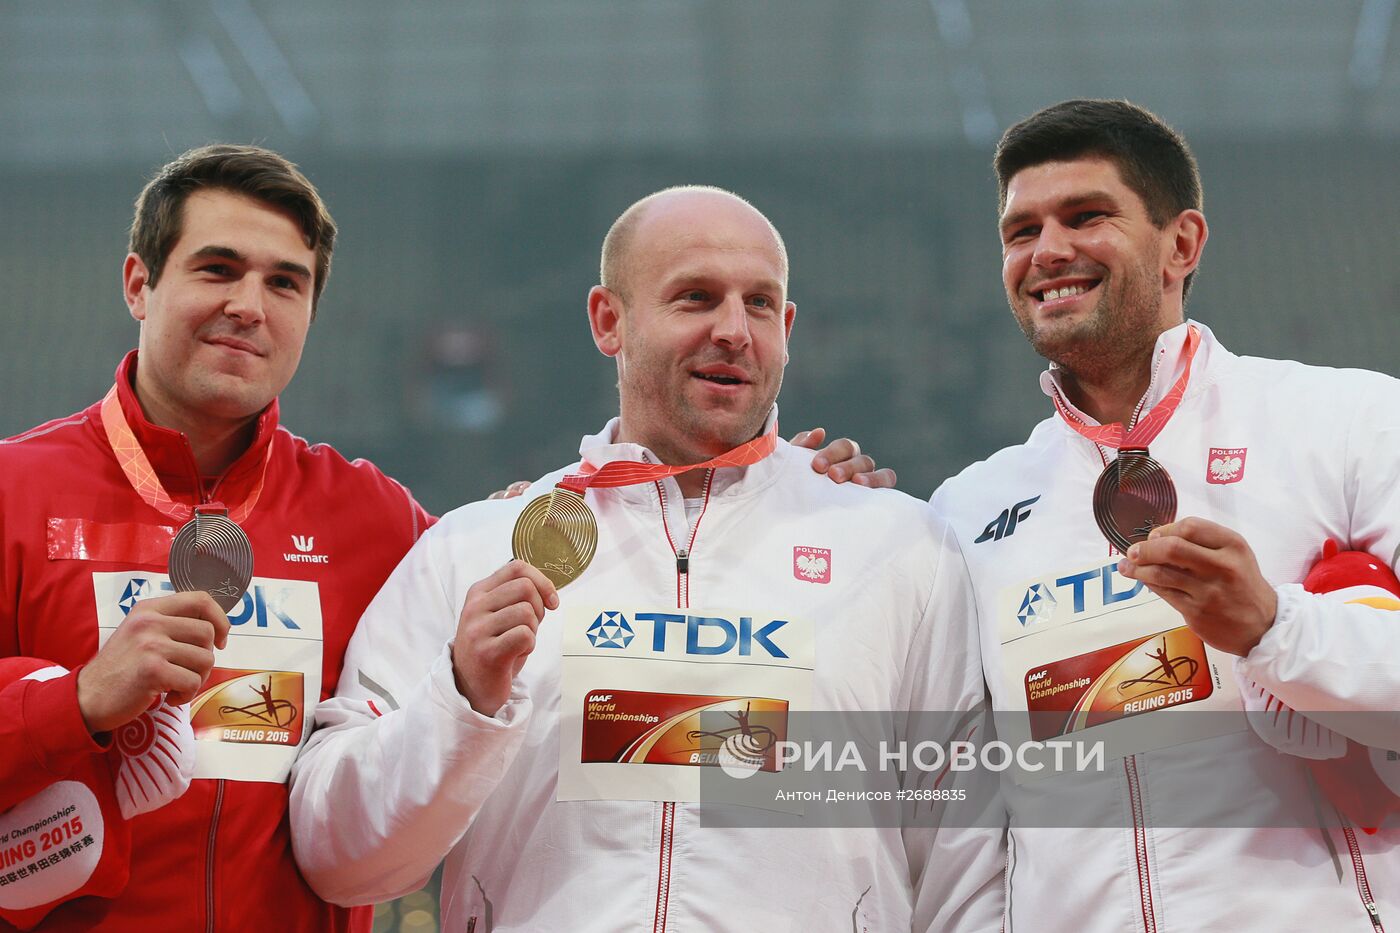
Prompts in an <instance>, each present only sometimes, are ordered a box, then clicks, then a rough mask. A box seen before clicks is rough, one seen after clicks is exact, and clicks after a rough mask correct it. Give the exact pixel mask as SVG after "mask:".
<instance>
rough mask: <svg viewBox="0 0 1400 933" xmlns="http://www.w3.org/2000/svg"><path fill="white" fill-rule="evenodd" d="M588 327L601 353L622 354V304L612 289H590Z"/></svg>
mask: <svg viewBox="0 0 1400 933" xmlns="http://www.w3.org/2000/svg"><path fill="white" fill-rule="evenodd" d="M588 326H589V328H590V329H591V330H592V331H593V344H594V346H596V347H597V348H598V352H599V353H601V354H603V355H604V356H617V355H618V354H619V353H621V352H622V302H621V300H619V298H618V297H617V294H616V293H614V292H613V291H612V290H611V289H608V288H606V287H604V286H602V285H595V286H593V287H592V288H591V289H589V291H588Z"/></svg>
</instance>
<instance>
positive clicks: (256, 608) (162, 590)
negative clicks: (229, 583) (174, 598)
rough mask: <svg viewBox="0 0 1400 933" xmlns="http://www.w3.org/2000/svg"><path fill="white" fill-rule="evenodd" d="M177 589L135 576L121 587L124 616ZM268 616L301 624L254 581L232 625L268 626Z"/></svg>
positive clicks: (292, 625)
mask: <svg viewBox="0 0 1400 933" xmlns="http://www.w3.org/2000/svg"><path fill="white" fill-rule="evenodd" d="M174 592H175V587H174V586H172V585H171V583H170V581H169V580H161V581H159V582H152V581H150V580H147V579H145V578H143V577H132V578H131V580H130V581H129V582H128V583H127V584H126V587H125V588H124V589H123V590H122V595H121V599H119V600H118V601H117V605H118V606H120V607H121V610H122V616H123V617H125V616H127V615H128V614H129V613H130V612H131V610H132V608H133V607H135V605H136V604H137V603H138V602H140V601H141V600H143V599H149V598H151V597H154V596H169V595H170V594H171V593H174ZM269 619H275V620H276V621H278V622H280V623H282V625H283V626H284V627H286V628H289V629H300V628H301V626H300V625H297V623H296V621H295V620H294V619H293V618H292V617H291V616H290V615H288V614H287V613H286V612H284V611H283V607H282V600H281V599H280V598H278V597H276V596H273V597H271V598H269V594H268V592H267V590H266V589H265V588H264V587H262V586H260V585H254V586H253V588H252V589H251V590H249V591H248V592H247V593H244V594H243V599H241V600H240V601H239V603H238V605H237V606H235V607H234V611H233V612H230V613H229V614H228V622H229V625H247V624H248V623H249V622H252V623H254V627H256V628H267V626H268V620H269Z"/></svg>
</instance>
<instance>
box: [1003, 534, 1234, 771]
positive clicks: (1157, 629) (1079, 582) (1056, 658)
mask: <svg viewBox="0 0 1400 933" xmlns="http://www.w3.org/2000/svg"><path fill="white" fill-rule="evenodd" d="M997 607H998V609H997V624H998V640H999V641H1000V642H1001V651H1002V662H1003V664H1002V668H1003V676H1004V678H1005V683H1004V685H1005V688H1006V695H1007V697H1008V698H1009V701H1010V704H1011V705H1012V706H1013V708H1015V709H1020V710H1026V711H1028V713H1029V715H1028V716H1027V717H1026V720H1025V723H1024V725H1025V728H1026V734H1022V735H1015V736H1009V737H1008V736H1003V738H1009V739H1012V740H1016V741H1024V740H1026V739H1034V740H1036V741H1042V742H1043V741H1047V740H1050V739H1057V738H1060V737H1061V736H1068V735H1070V734H1071V733H1074V734H1075V735H1074V736H1073V737H1074V738H1075V739H1080V740H1083V741H1103V742H1104V743H1105V754H1106V756H1107V757H1108V758H1110V759H1111V758H1121V757H1124V756H1127V755H1133V754H1138V753H1140V752H1147V751H1152V750H1154V749H1158V748H1165V747H1168V746H1173V745H1179V744H1182V743H1184V742H1192V741H1196V740H1198V739H1206V738H1212V737H1214V736H1218V735H1227V734H1230V733H1234V732H1239V731H1242V730H1243V729H1245V728H1247V725H1246V721H1245V718H1244V715H1243V706H1242V700H1241V698H1240V693H1239V686H1238V684H1237V683H1236V680H1235V677H1234V675H1233V673H1232V670H1231V668H1230V665H1229V661H1230V657H1229V656H1228V655H1225V654H1223V653H1221V652H1219V651H1216V650H1215V649H1214V648H1211V647H1210V646H1208V645H1206V644H1205V643H1204V642H1203V641H1201V639H1200V638H1199V637H1198V636H1197V635H1196V634H1195V633H1194V632H1192V631H1191V630H1190V628H1188V627H1187V625H1186V620H1185V619H1183V618H1182V616H1181V614H1180V613H1178V612H1177V611H1176V610H1175V609H1173V608H1172V607H1171V606H1170V605H1168V604H1167V603H1166V602H1164V601H1163V600H1162V599H1161V598H1160V597H1158V596H1156V595H1155V594H1153V593H1152V591H1151V590H1149V589H1148V588H1147V587H1146V586H1144V585H1142V584H1141V583H1138V582H1136V581H1134V580H1130V579H1128V578H1127V577H1124V576H1123V575H1121V574H1120V573H1118V570H1117V561H1116V560H1113V559H1111V558H1105V559H1104V560H1103V561H1100V562H1096V563H1095V564H1093V565H1091V566H1087V567H1078V568H1072V569H1069V570H1066V571H1062V572H1058V573H1047V574H1045V575H1043V576H1040V577H1036V578H1034V579H1031V580H1026V581H1024V582H1021V583H1018V584H1016V585H1014V586H1010V587H1007V588H1005V589H1004V590H1002V591H1001V593H1000V594H999V595H998V600H997ZM1203 710H1210V711H1214V712H1215V715H1211V716H1199V715H1191V714H1187V713H1186V711H1191V712H1192V713H1194V712H1195V711H1203ZM1167 711H1171V713H1170V714H1169V715H1164V714H1165V713H1167ZM1227 713H1238V714H1239V715H1238V716H1232V715H1226V714H1227ZM1081 733H1082V734H1081Z"/></svg>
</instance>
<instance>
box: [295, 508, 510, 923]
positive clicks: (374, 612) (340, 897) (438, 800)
mask: <svg viewBox="0 0 1400 933" xmlns="http://www.w3.org/2000/svg"><path fill="white" fill-rule="evenodd" d="M444 524H445V523H439V524H438V525H437V526H436V527H435V528H434V529H432V530H430V531H429V532H428V533H427V534H425V535H424V536H423V537H422V538H421V539H419V541H418V543H417V544H416V545H415V546H414V547H413V549H412V550H411V551H410V552H409V553H408V556H407V557H405V558H404V560H403V562H402V563H400V564H399V566H398V568H397V569H395V571H394V572H393V574H391V575H390V577H389V580H388V581H387V582H386V583H385V584H384V588H383V589H382V590H380V592H379V594H378V595H377V596H376V597H375V598H374V600H373V601H372V602H371V603H370V605H369V608H368V609H366V610H365V614H364V617H363V618H362V619H361V620H360V623H359V626H358V627H357V629H356V631H355V635H354V637H353V638H352V639H351V641H350V647H349V650H348V651H347V653H346V656H345V665H344V667H343V669H342V672H341V677H340V684H339V686H338V687H337V690H336V695H335V696H334V697H332V698H331V699H329V700H327V701H325V702H324V703H322V704H321V705H320V706H319V707H318V708H317V710H316V731H315V733H314V734H313V735H312V737H311V740H310V741H309V742H308V743H307V745H306V747H305V748H304V749H303V750H302V752H301V754H300V756H299V757H298V758H297V761H296V764H295V765H294V766H293V768H292V785H291V827H292V846H293V850H294V852H295V854H296V859H297V864H298V865H299V866H300V867H301V871H302V874H303V875H304V876H305V877H306V880H307V882H308V883H309V884H310V885H311V887H312V889H313V890H315V891H316V893H317V894H319V895H320V896H321V897H323V898H325V899H326V900H328V901H330V902H331V903H334V904H341V905H344V906H351V905H355V904H368V903H373V902H376V901H382V900H387V899H389V898H393V897H397V896H400V895H403V894H406V893H408V892H411V891H414V890H417V889H418V888H420V887H422V885H423V884H424V883H425V882H426V881H427V880H428V878H429V877H430V876H431V874H432V872H433V870H434V869H435V868H436V867H437V865H438V863H439V862H440V861H441V860H442V858H443V857H444V856H445V855H446V854H447V852H448V850H449V849H451V848H452V846H453V845H455V844H456V842H457V841H458V840H459V839H460V838H461V837H462V834H463V833H465V832H466V830H467V827H468V825H469V824H470V823H471V821H472V818H473V817H474V816H475V815H476V813H477V811H478V810H479V809H480V808H481V805H482V803H483V802H484V801H485V800H486V798H487V797H488V796H489V795H490V794H491V792H492V791H493V790H494V789H495V787H496V786H497V784H498V783H499V782H500V780H501V777H502V776H503V775H504V774H505V772H506V769H507V768H509V767H510V764H511V762H512V761H513V760H514V758H515V754H516V752H517V750H518V749H519V747H520V744H521V741H522V740H523V738H524V735H525V728H526V725H527V723H528V720H529V716H530V708H531V707H530V701H529V698H528V697H526V696H525V695H524V693H523V692H521V691H520V689H519V684H518V682H517V686H516V689H515V690H513V691H512V694H511V698H510V700H509V701H508V702H507V703H506V705H505V706H503V707H502V708H501V709H500V710H499V711H498V712H497V714H496V716H494V717H488V716H482V715H481V714H479V713H477V712H476V711H475V710H473V709H472V708H471V706H470V704H468V703H467V701H466V700H465V699H464V698H463V697H462V696H461V695H460V694H459V693H458V692H457V687H456V681H455V679H454V677H453V673H452V660H451V648H450V642H451V639H452V637H453V636H454V634H455V632H456V624H457V616H458V611H459V609H460V602H461V600H462V599H463V598H464V596H465V590H466V588H465V587H464V586H461V585H460V584H457V585H453V586H448V585H445V584H444V579H443V577H444V576H447V577H448V578H449V579H451V578H452V577H453V576H454V574H453V573H452V567H451V564H450V562H449V560H448V557H447V555H448V554H450V553H451V549H450V548H449V547H448V546H447V543H446V542H451V541H452V540H453V539H452V538H451V537H450V536H449V534H448V532H447V529H446V528H444ZM458 543H459V544H460V542H458ZM440 567H441V568H446V570H445V572H443V571H440V570H439V568H440ZM458 589H460V590H461V592H460V593H458V592H456V591H457V590H458Z"/></svg>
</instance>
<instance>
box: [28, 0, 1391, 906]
mask: <svg viewBox="0 0 1400 933" xmlns="http://www.w3.org/2000/svg"><path fill="white" fill-rule="evenodd" d="M1395 6H1396V0H1329V2H1325V3H1324V2H1316V0H1235V2H1230V3H1221V2H1216V0H1175V2H1148V0H985V2H984V0H903V2H853V0H800V2H798V0H783V2H719V0H646V2H641V0H531V2H496V3H487V2H473V0H419V2H415V3H412V4H393V3H384V2H382V0H380V2H369V0H300V2H297V3H271V2H266V0H208V2H174V0H167V2H157V0H151V2H136V0H87V2H76V0H75V2H64V3H39V2H10V3H5V4H3V5H0V87H3V93H0V206H2V207H0V210H3V214H0V216H3V220H4V222H3V224H0V278H2V279H3V282H4V283H5V288H4V292H5V294H4V300H3V304H0V315H3V325H4V327H3V333H4V335H5V339H4V345H3V349H2V350H0V360H2V361H3V365H0V398H3V405H0V435H3V434H11V433H14V432H17V431H19V430H22V429H24V428H26V427H28V426H30V425H32V424H35V423H37V422H40V421H44V420H47V419H49V418H54V417H59V416H62V415H65V414H67V413H69V412H71V411H73V410H75V409H77V408H80V407H82V406H84V405H86V404H88V403H89V402H91V401H92V400H94V399H96V398H97V397H98V396H100V395H101V393H102V392H103V391H104V390H105V388H106V387H107V385H108V384H109V382H110V378H111V373H112V370H113V368H114V367H115V366H116V364H117V361H118V360H119V358H120V357H121V355H122V353H123V352H124V351H125V350H126V349H128V348H129V347H131V346H133V345H134V344H135V341H136V336H137V328H136V324H135V323H134V322H133V321H132V320H131V319H130V318H129V316H128V315H127V313H126V309H125V306H124V305H123V303H122V300H121V295H120V288H119V271H120V267H121V261H122V258H123V255H124V253H125V243H126V228H127V225H128V223H129V220H130V211H131V204H132V201H133V199H134V198H135V196H136V194H137V192H138V191H139V189H140V187H141V185H142V184H143V182H144V180H145V179H146V178H147V177H148V176H149V175H150V173H151V172H152V171H153V170H154V169H155V168H156V167H157V166H158V165H160V164H161V163H162V162H164V161H166V160H167V159H169V158H171V157H173V156H174V155H176V154H178V153H179V152H181V151H182V150H184V149H186V148H188V147H190V146H193V145H198V144H201V143H206V142H213V141H232V142H257V143H262V144H265V145H269V146H272V147H274V148H276V149H278V150H280V151H282V152H284V153H286V154H287V155H289V156H291V157H292V158H293V159H295V160H296V161H298V162H299V163H300V164H301V165H302V166H303V168H304V169H305V170H306V172H307V174H308V175H309V176H310V177H311V178H312V180H313V181H314V182H316V183H317V185H318V186H319V187H320V188H321V190H322V193H323V194H324V195H325V196H326V199H327V201H328V203H329V204H330V207H331V210H332V212H333V213H334V215H335V217H336V219H337V220H338V222H339V223H340V227H341V239H340V243H339V246H338V248H337V250H336V257H335V268H334V274H333V275H332V277H331V280H330V284H329V287H328V289H327V291H326V293H325V295H324V297H323V299H322V302H321V308H320V315H319V319H318V320H317V322H316V323H315V325H314V326H313V328H312V332H311V338H310V341H309V343H308V346H307V352H306V357H305V359H304V361H303V363H302V367H301V370H300V372H299V374H298V375H297V377H296V379H295V380H294V382H293V383H292V386H291V388H290V389H289V390H288V392H287V393H286V395H285V397H284V399H283V404H284V422H285V423H286V424H287V425H288V427H290V428H291V429H292V430H294V431H296V432H298V433H300V434H303V435H304V436H306V437H308V438H310V439H313V440H323V441H329V442H331V443H333V444H334V445H336V446H337V447H339V448H340V449H341V450H342V451H343V452H344V453H346V454H347V455H349V456H352V457H353V456H363V457H369V458H371V459H373V460H374V461H376V462H377V463H379V464H380V465H381V466H382V467H384V468H385V469H386V470H387V471H388V472H390V473H392V474H394V475H395V476H397V477H399V478H400V479H402V480H403V481H405V482H406V483H407V484H408V485H409V486H410V487H411V488H412V489H413V490H414V491H415V492H416V493H417V494H418V496H419V498H420V499H421V500H422V501H423V502H424V504H425V505H427V506H428V507H429V508H430V509H432V510H435V511H442V510H446V509H449V508H451V507H453V506H454V505H456V504H459V503H461V502H464V501H467V500H471V499H474V498H479V497H481V496H483V495H485V494H486V493H487V492H489V491H491V490H492V489H496V488H499V487H501V486H503V485H504V484H506V483H507V482H509V481H511V480H514V479H519V478H533V477H535V476H537V475H539V474H541V473H544V472H545V471H547V470H550V469H553V468H554V467H556V466H559V465H561V464H563V463H564V462H566V461H569V460H571V459H573V457H574V456H575V454H576V451H577V440H578V438H579V437H580V436H581V435H583V434H584V433H589V432H591V431H593V430H595V429H596V428H597V427H599V426H600V425H601V424H602V422H603V421H604V420H605V419H606V418H608V417H609V416H610V415H611V414H612V413H613V412H614V411H615V407H616V397H615V389H614V386H613V381H614V370H613V364H612V363H611V362H610V361H608V360H605V359H604V358H603V357H601V356H599V355H598V354H597V352H596V351H595V350H594V348H593V346H592V343H591V341H590V339H589V337H588V329H587V323H586V320H585V317H584V296H585V293H586V291H587V289H588V288H589V286H590V285H592V284H593V283H594V282H595V280H596V277H597V253H598V247H599V244H600V241H601V239H602V236H603V233H604V232H605V231H606V229H607V227H608V225H609V223H610V222H611V221H612V219H613V218H614V217H615V216H616V215H617V214H618V213H619V212H620V211H621V210H622V209H623V208H624V207H626V206H627V205H628V204H629V203H630V202H632V201H633V200H635V199H636V198H638V197H640V196H642V195H644V194H646V193H648V192H650V191H652V190H655V189H657V188H660V187H663V186H666V185H671V184H679V183H690V182H700V183H709V184H717V185H722V186H726V187H730V188H732V189H734V190H736V191H738V192H740V193H741V194H743V195H745V196H747V197H749V198H750V199H751V200H752V201H753V202H754V203H755V204H757V205H758V206H759V207H760V208H761V209H762V210H764V211H765V212H766V213H768V215H769V216H770V217H771V218H772V219H773V220H774V222H775V223H776V224H777V225H778V227H779V229H780V230H782V231H783V233H784V235H785V236H786V238H787V241H788V245H789V250H790V253H791V257H792V285H791V290H792V295H793V297H794V299H795V300H796V301H797V303H798V306H799V314H798V318H797V326H796V329H795V330H794V332H793V342H792V363H791V365H790V366H789V368H788V374H787V384H786V386H785V387H784V391H783V395H782V397H781V406H782V411H783V427H784V431H785V433H787V434H791V433H792V432H794V431H796V430H798V429H800V428H804V427H809V426H812V425H817V424H820V425H825V426H826V427H827V428H829V429H831V430H832V431H833V432H835V433H838V434H848V435H851V436H854V437H857V438H858V439H859V440H860V441H861V442H862V443H863V444H864V446H865V447H866V448H867V449H868V450H870V451H872V452H873V453H875V454H876V456H877V457H878V459H879V460H880V461H881V462H882V463H883V464H886V465H891V466H894V467H896V468H897V469H898V470H899V474H900V477H901V486H902V487H903V488H904V489H906V490H907V491H909V492H911V493H913V494H915V495H918V496H927V495H928V494H930V493H931V492H932V491H933V489H934V488H935V486H936V485H937V484H938V482H939V481H940V480H941V479H942V478H943V477H945V476H947V475H948V474H949V473H951V472H954V471H956V470H957V469H958V468H960V467H961V466H962V465H964V464H966V463H968V462H969V461H972V460H974V459H977V458H979V457H982V456H985V455H986V454H988V453H990V452H991V451H992V450H994V449H996V448H997V447H1000V446H1002V445H1005V444H1008V443H1014V442H1016V441H1018V440H1020V439H1021V438H1022V437H1024V435H1025V434H1026V432H1027V430H1028V429H1029V427H1030V426H1031V425H1032V424H1033V423H1034V422H1036V421H1037V420H1039V419H1040V418H1042V417H1044V416H1045V415H1046V414H1047V413H1048V412H1049V406H1048V405H1047V404H1046V401H1045V399H1044V398H1043V397H1042V396H1041V395H1040V393H1039V391H1038V389H1037V387H1036V373H1037V371H1038V370H1039V369H1040V368H1041V364H1040V362H1039V361H1038V360H1037V359H1036V358H1035V356H1034V355H1033V354H1032V353H1031V352H1030V350H1029V349H1028V348H1027V347H1026V346H1025V345H1024V341H1023V340H1022V338H1021V336H1020V333H1019V332H1018V331H1017V329H1016V328H1015V326H1014V324H1013V322H1012V319H1011V316H1010V314H1009V313H1008V312H1007V309H1006V304H1005V300H1004V298H1003V296H1002V293H1001V287H1000V278H999V270H1000V251H999V245H998V241H997V236H996V232H995V185H994V181H993V177H992V173H991V170H990V167H989V161H990V154H991V149H992V145H993V144H994V142H995V140H996V138H997V136H998V135H999V133H1000V131H1001V130H1002V129H1003V128H1004V127H1005V126H1007V125H1008V124H1010V123H1011V122H1013V121H1015V120H1018V119H1020V118H1022V117H1024V116H1026V115H1028V114H1029V113H1031V112H1032V111H1034V110H1036V109H1038V108H1040V107H1042V106H1044V105H1046V104H1049V103H1053V102H1055V101H1057V100H1060V99H1063V98H1066V97H1072V96H1102V97H1127V98H1129V99H1132V100H1134V101H1136V102H1138V103H1141V104H1144V105H1146V106H1148V107H1150V108H1152V109H1153V110H1155V111H1157V112H1158V113H1160V114H1161V115H1162V116H1163V117H1165V118H1166V119H1167V120H1168V121H1169V122H1171V123H1172V124H1173V125H1175V126H1176V127H1178V128H1179V129H1181V130H1182V131H1183V132H1185V133H1186V134H1187V136H1188V138H1189V139H1190V140H1191V141H1192V143H1193V144H1194V146H1195V148H1196V151H1197V153H1198V155H1199V157H1200V161H1201V165H1202V170H1203V173H1204V177H1205V189H1206V214H1207V216H1208V218H1209V220H1210V223H1211V237H1210V244H1209V246H1208V248H1207V250H1206V258H1205V263H1204V266H1203V269H1202V272H1201V274H1200V276H1199V277H1198V280H1197V284H1196V286H1195V288H1194V290H1193V293H1192V296H1191V306H1190V313H1191V314H1192V315H1193V316H1194V317H1196V318H1198V319H1200V320H1203V321H1205V322H1206V323H1208V324H1210V325H1211V326H1212V327H1213V328H1214V329H1215V330H1216V332H1217V334H1219V335H1220V336H1221V338H1222V339H1223V340H1224V341H1225V342H1226V344H1227V345H1228V346H1230V347H1231V348H1232V349H1234V350H1236V351H1237V352H1244V353H1254V354H1261V355H1272V356H1288V357H1294V358H1298V359H1302V360H1304V361H1308V362H1314V363H1323V364H1329V365H1336V366H1343V365H1345V366H1364V367H1369V368H1373V369H1379V370H1383V371H1386V372H1389V373H1391V374H1396V373H1400V366H1397V361H1396V354H1397V350H1398V349H1400V339H1398V338H1400V324H1397V308H1398V307H1400V304H1398V302H1397V291H1400V272H1397V263H1396V251H1397V245H1396V236H1395V224H1394V215H1395V212H1396V210H1397V207H1400V182H1398V181H1397V177H1396V173H1397V168H1398V167H1400V65H1398V64H1397V52H1396V51H1395V44H1396V43H1395V41H1394V40H1393V37H1392V30H1393V27H1394V20H1395ZM429 908H431V905H429ZM427 912H428V913H430V912H431V910H430V909H429V910H428V911H427ZM391 913H392V912H391ZM407 913H412V911H411V910H410V911H407ZM407 913H406V914H405V916H407ZM415 916H416V917H417V919H405V918H404V917H400V916H399V915H398V914H396V913H394V914H392V916H390V915H389V914H386V915H385V919H383V920H382V925H384V928H386V929H387V928H389V927H390V926H395V925H396V924H399V925H402V924H412V923H424V922H429V921H430V920H431V918H430V917H428V918H427V919H425V918H424V917H423V916H418V915H415ZM395 928H398V926H395ZM402 928H403V929H405V930H407V929H410V928H413V929H420V928H421V929H427V927H411V926H402Z"/></svg>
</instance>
